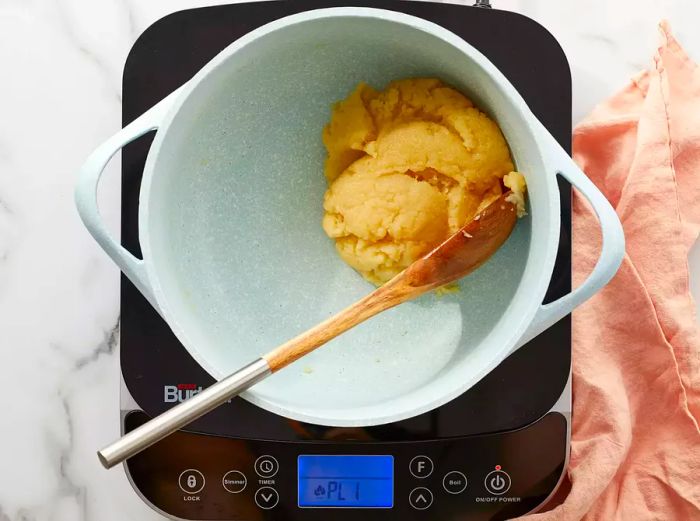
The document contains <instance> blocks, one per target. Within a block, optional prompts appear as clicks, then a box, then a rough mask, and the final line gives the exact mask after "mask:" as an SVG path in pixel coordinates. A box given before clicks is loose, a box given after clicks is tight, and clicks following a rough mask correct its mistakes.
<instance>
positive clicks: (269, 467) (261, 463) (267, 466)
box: [255, 456, 280, 478]
mask: <svg viewBox="0 0 700 521" xmlns="http://www.w3.org/2000/svg"><path fill="white" fill-rule="evenodd" d="M279 469H280V465H279V463H277V460H276V459H275V458H273V457H272V456H260V457H259V458H258V459H256V460H255V473H256V474H257V475H258V476H260V477H261V478H271V477H272V476H274V475H275V474H277V471H278V470H279Z"/></svg>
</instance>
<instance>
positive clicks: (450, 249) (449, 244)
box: [263, 192, 516, 373]
mask: <svg viewBox="0 0 700 521" xmlns="http://www.w3.org/2000/svg"><path fill="white" fill-rule="evenodd" d="M509 194H510V192H508V193H506V194H504V195H502V196H501V197H499V198H498V199H496V200H495V201H494V202H493V203H491V204H490V205H489V206H487V207H486V208H485V209H484V210H482V211H481V212H480V213H478V214H477V215H476V216H475V217H474V219H473V220H472V221H470V222H468V223H467V224H466V225H464V226H463V227H462V228H461V229H460V230H459V231H458V232H456V233H455V234H453V235H451V236H450V237H449V238H448V239H447V240H445V241H444V242H443V243H442V244H440V245H439V246H438V247H436V248H435V249H434V250H433V251H431V252H430V253H428V254H427V255H425V256H424V257H421V258H420V259H418V260H417V261H415V262H414V263H413V264H411V265H410V266H409V267H408V268H406V269H405V270H404V271H402V272H401V273H399V274H398V275H396V276H395V277H394V278H393V279H391V280H390V281H389V282H387V283H386V284H384V285H383V286H380V287H379V288H377V289H376V290H374V291H373V292H372V293H370V294H369V295H367V296H366V297H364V298H363V299H360V300H358V301H357V302H355V303H354V304H352V305H351V306H349V307H347V308H345V309H344V310H342V311H341V312H340V313H338V314H337V315H333V316H332V317H330V318H328V319H326V320H324V321H323V322H321V323H320V324H318V325H316V326H314V327H312V328H311V329H309V330H307V331H306V332H304V333H302V334H300V335H299V336H296V337H294V338H292V339H291V340H288V341H287V342H285V343H284V344H282V345H281V346H279V347H278V348H276V349H274V350H273V351H270V352H269V353H267V354H266V355H264V356H263V358H264V359H265V360H267V363H268V364H269V365H270V370H271V371H272V372H273V373H274V372H276V371H279V370H280V369H282V368H283V367H285V366H287V365H289V364H291V363H292V362H294V361H295V360H297V359H299V358H301V357H302V356H304V355H306V354H308V353H310V352H311V351H313V350H314V349H316V348H317V347H320V346H322V345H323V344H325V343H326V342H328V341H329V340H332V339H333V338H335V337H336V336H338V335H340V334H341V333H344V332H345V331H347V330H348V329H351V328H353V327H355V326H356V325H357V324H359V323H361V322H364V321H365V320H367V319H368V318H371V317H373V316H374V315H376V314H377V313H381V312H382V311H385V310H387V309H389V308H393V307H394V306H398V305H399V304H401V303H402V302H406V301H407V300H412V299H414V298H416V297H418V296H420V295H422V294H423V293H427V292H428V291H430V290H432V289H435V288H439V287H440V286H444V285H445V284H449V283H450V282H454V281H455V280H458V279H461V278H462V277H464V276H465V275H468V274H469V273H471V272H472V271H474V270H475V269H476V268H478V267H479V266H481V265H482V264H483V263H484V262H486V261H487V260H488V259H489V257H491V255H493V254H494V253H495V252H496V250H498V248H500V247H501V245H502V244H503V243H504V242H505V241H506V239H507V238H508V236H509V235H510V233H511V231H513V227H514V226H515V220H516V212H515V205H514V204H513V203H511V202H509V201H507V200H506V198H507V197H508V195H509Z"/></svg>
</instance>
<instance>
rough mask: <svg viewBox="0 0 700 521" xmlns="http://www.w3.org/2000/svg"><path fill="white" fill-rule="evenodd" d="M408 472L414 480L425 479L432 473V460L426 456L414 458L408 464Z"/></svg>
mask: <svg viewBox="0 0 700 521" xmlns="http://www.w3.org/2000/svg"><path fill="white" fill-rule="evenodd" d="M408 470H410V471H411V474H413V476H414V477H416V478H419V479H423V478H427V477H428V476H430V475H431V474H432V473H433V460H431V459H430V458H429V457H428V456H416V457H415V458H413V459H412V460H411V462H410V463H409V464H408Z"/></svg>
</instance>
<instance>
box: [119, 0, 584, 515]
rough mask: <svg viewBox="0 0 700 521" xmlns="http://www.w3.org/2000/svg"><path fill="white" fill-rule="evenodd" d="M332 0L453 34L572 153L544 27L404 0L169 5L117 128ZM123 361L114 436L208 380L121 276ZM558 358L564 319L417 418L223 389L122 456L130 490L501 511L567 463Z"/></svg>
mask: <svg viewBox="0 0 700 521" xmlns="http://www.w3.org/2000/svg"><path fill="white" fill-rule="evenodd" d="M478 3H479V4H484V3H488V2H478ZM341 5H342V6H347V5H358V6H367V7H376V8H383V9H390V10H394V11H402V12H405V13H408V14H411V15H414V16H419V17H422V18H425V19H427V20H430V21H432V22H434V23H437V24H439V25H442V26H444V27H445V28H447V29H449V30H450V31H452V32H454V33H456V34H458V35H460V36H461V37H462V38H463V39H464V40H466V41H467V42H468V43H470V44H471V45H473V46H474V47H476V48H477V49H479V50H480V51H481V52H482V53H484V54H485V55H486V56H487V57H488V58H489V59H490V60H491V61H492V62H493V63H494V64H495V65H496V66H497V67H498V68H499V69H500V70H501V71H502V72H503V73H504V74H505V75H506V77H508V79H509V80H510V81H511V82H512V83H513V85H514V86H515V87H516V89H517V90H518V91H519V92H520V94H521V95H522V96H523V98H524V99H525V101H526V102H527V103H528V105H529V106H530V108H531V109H532V111H533V112H534V114H535V115H536V116H537V117H538V118H539V119H540V121H542V123H543V124H544V125H545V127H546V128H547V129H548V130H549V131H550V132H551V133H552V135H553V136H554V137H555V138H556V139H557V140H558V141H559V143H560V144H561V145H562V146H563V147H564V148H565V149H566V150H570V147H571V141H570V140H571V75H570V71H569V66H568V62H567V60H566V56H565V55H564V53H563V51H562V49H561V47H560V46H559V44H558V43H557V41H556V40H555V39H554V37H553V36H552V35H551V34H550V33H549V32H548V31H547V30H546V29H544V28H543V27H542V26H540V25H539V24H537V23H536V22H534V21H533V20H531V19H529V18H526V17H524V16H521V15H519V14H516V13H512V12H507V11H499V10H496V9H489V8H483V7H473V6H462V5H453V4H442V3H431V2H412V1H411V2H409V1H404V0H376V1H370V0H366V1H361V0H360V1H342V2H341V1H334V0H326V1H324V0H282V1H266V2H255V3H244V4H233V5H221V6H215V7H206V8H198V9H192V10H187V11H180V12H177V13H174V14H171V15H169V16H166V17H165V18H162V19H161V20H159V21H157V22H156V23H154V24H153V25H152V26H150V27H149V28H148V29H147V30H146V31H145V32H144V33H143V34H142V35H141V36H140V37H139V39H138V40H137V41H136V43H135V44H134V46H133V48H132V50H131V52H130V54H129V56H128V59H127V62H126V65H125V68H124V76H123V123H124V125H126V124H127V123H129V122H131V121H133V120H134V119H136V118H137V117H138V116H139V115H141V114H142V113H143V112H145V111H146V110H147V109H148V108H150V107H151V106H153V105H154V104H155V103H156V102H158V101H159V100H161V99H162V98H163V97H165V96H166V95H167V94H169V93H170V92H172V91H173V90H174V89H176V88H177V87H179V86H180V85H182V84H184V83H185V82H186V81H187V80H189V79H190V78H191V77H192V76H193V75H194V74H195V73H196V72H197V71H198V70H199V69H200V68H201V67H202V66H203V65H205V64H206V63H207V62H208V61H209V60H210V59H211V58H213V57H214V56H215V55H216V54H217V53H218V52H219V51H221V50H222V49H223V48H224V47H226V46H227V45H228V44H230V43H231V42H233V41H235V40H236V39H237V38H239V37H241V36H242V35H244V34H246V33H247V32H249V31H251V30H253V29H255V28H256V27H259V26H260V25H263V24H265V23H267V22H270V21H272V20H275V19H278V18H281V17H283V16H287V15H290V14H293V13H297V12H301V11H305V10H310V9H318V8H323V7H332V6H341ZM152 137H153V136H152V135H147V136H144V137H142V138H140V139H139V140H137V141H135V142H133V143H131V144H129V145H127V146H126V147H125V148H124V150H123V153H122V244H123V245H124V246H125V247H126V248H127V249H128V250H130V251H131V252H132V253H134V254H135V255H138V256H140V254H141V251H140V248H139V243H138V226H137V210H138V199H139V188H140V180H141V175H142V172H143V167H144V163H145V160H146V155H147V153H148V149H149V146H150V143H151V140H152ZM559 183H560V193H561V209H562V228H561V239H560V249H559V252H558V256H557V262H556V266H555V270H554V273H553V276H552V280H551V284H550V286H549V290H548V293H547V297H546V300H545V302H548V301H551V300H554V299H556V298H558V297H560V296H562V295H564V294H566V293H568V292H569V291H570V289H571V251H570V249H571V199H570V196H571V191H570V187H569V185H568V184H567V183H566V182H565V181H563V180H560V181H559ZM120 362H121V374H122V385H121V418H122V431H123V432H128V431H130V430H133V429H134V428H136V427H138V426H139V425H141V424H143V423H144V422H145V421H147V420H148V419H149V418H150V417H153V416H154V415H157V414H159V413H161V412H163V411H165V410H167V409H168V408H169V407H172V406H173V405H174V404H176V403H178V402H180V401H182V400H186V399H187V398H189V397H190V396H192V395H193V394H195V393H197V392H199V391H200V390H201V389H203V388H205V387H207V386H208V385H210V384H211V383H212V382H213V380H212V378H211V377H210V376H209V375H208V374H207V373H206V372H205V371H204V370H203V369H202V368H201V367H200V366H199V365H197V363H196V362H195V361H194V360H193V359H192V358H191V357H190V356H189V354H188V353H187V351H186V350H185V349H184V348H183V347H182V345H181V344H180V343H179V341H178V340H177V339H176V337H175V336H174V334H173V333H172V332H171V331H170V329H169V328H168V326H167V325H166V324H165V322H164V321H163V320H162V319H161V318H160V316H159V315H158V313H157V312H156V311H155V310H154V309H153V308H152V307H151V306H150V305H149V304H148V302H147V301H146V300H145V299H144V298H143V296H142V295H141V294H140V293H139V292H138V290H137V289H136V288H135V287H134V286H133V285H132V284H131V283H130V282H129V281H128V280H127V279H126V278H125V277H124V276H122V279H121V352H120ZM570 365H571V322H570V318H569V317H567V318H565V319H563V320H561V321H560V322H559V323H557V324H556V325H554V326H553V327H552V328H550V329H549V330H548V331H546V332H544V333H542V334H541V335H540V336H538V337H537V338H535V339H534V340H532V341H531V342H529V343H528V344H527V345H525V346H524V347H522V348H521V349H519V350H517V351H516V352H514V353H513V354H512V355H511V356H510V357H509V358H507V359H506V360H505V361H503V363H501V364H500V366H498V367H497V368H496V369H495V370H494V371H493V372H491V373H490V374H489V375H488V376H486V377H485V378H484V379H483V380H481V381H480V382H479V383H478V384H477V385H476V386H474V387H472V388H471V389H470V390H468V391H467V392H465V393H464V394H462V395H461V396H459V397H457V398H456V399H454V400H453V401H452V402H450V403H448V404H445V405H443V406H442V407H439V408H438V409H435V410H433V411H430V412H428V413H425V414H422V415H420V416H416V417H413V418H410V419H407V420H403V421H399V422H396V423H391V424H387V425H378V426H372V427H353V428H338V427H326V426H320V425H312V424H308V423H303V422H299V421H295V420H290V419H287V418H284V417H281V416H278V415H275V414H273V413H270V412H267V411H265V410H263V409H260V408H258V407H256V406H254V405H252V404H250V403H248V402H246V401H245V400H243V399H241V398H235V399H233V400H231V401H230V402H229V403H227V404H225V405H224V406H222V407H219V408H218V409H216V410H214V411H212V412H210V413H208V414H207V415H206V416H204V417H202V418H200V419H199V420H197V421H196V422H194V423H192V424H191V425H190V426H189V427H188V428H187V429H186V430H183V431H180V432H178V433H176V434H174V435H172V436H170V437H169V438H166V439H165V440H162V441H161V442H159V443H157V444H156V445H154V446H152V447H150V448H149V449H147V450H145V451H144V452H142V453H141V454H139V455H137V456H135V457H133V458H132V459H130V460H129V461H128V462H127V463H126V464H125V468H126V471H127V474H128V476H129V479H130V481H131V483H132V485H133V487H134V489H135V491H136V493H138V494H139V495H140V496H141V497H142V499H143V500H144V501H145V502H146V503H148V504H149V505H150V506H151V507H152V508H153V509H155V510H156V511H158V512H160V513H161V514H163V515H164V516H167V517H170V518H172V519H191V520H224V519H225V520H236V521H248V520H281V521H283V520H290V521H292V520H311V521H313V520H327V519H338V520H340V521H343V520H348V521H350V520H355V519H362V520H363V521H372V520H375V519H387V518H392V519H400V520H406V521H408V520H414V519H415V520H418V519H425V520H428V519H430V520H431V521H432V520H443V519H444V520H451V519H460V520H474V521H477V520H478V521H481V520H499V519H510V518H513V517H517V516H519V515H523V514H525V513H528V512H531V511H535V510H537V509H540V508H542V506H543V505H544V504H545V503H546V502H547V500H548V499H549V498H550V497H551V496H552V495H553V493H554V491H555V490H556V489H557V487H558V486H559V483H560V482H561V479H562V477H563V475H564V471H565V467H566V463H567V461H568V453H569V434H570V411H571V396H570Z"/></svg>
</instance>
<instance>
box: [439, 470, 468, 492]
mask: <svg viewBox="0 0 700 521" xmlns="http://www.w3.org/2000/svg"><path fill="white" fill-rule="evenodd" d="M442 486H443V488H444V489H445V492H448V493H449V494H461V493H462V492H464V490H465V489H466V488H467V477H466V476H465V475H464V474H462V473H461V472H459V471H457V470H453V471H452V472H448V473H447V474H445V477H444V478H442Z"/></svg>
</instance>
